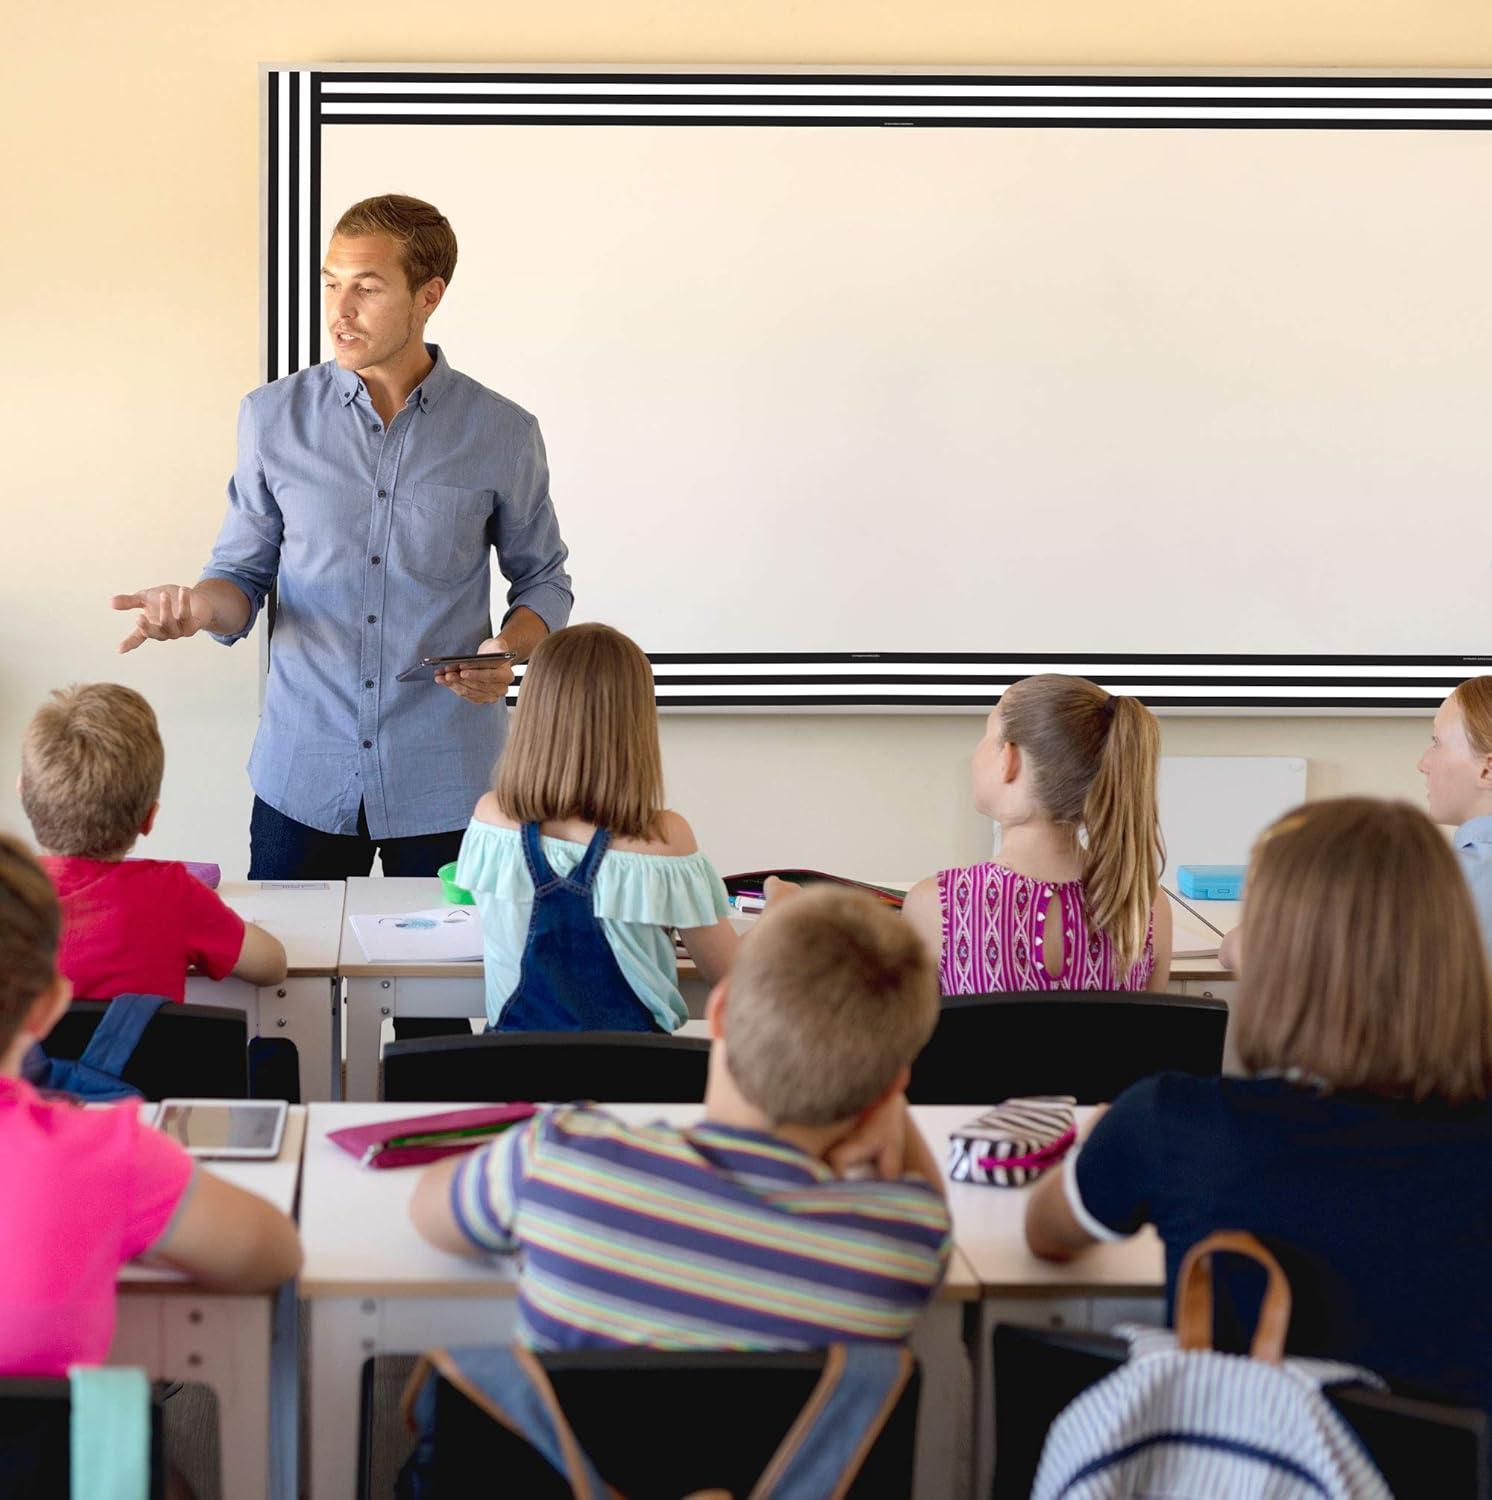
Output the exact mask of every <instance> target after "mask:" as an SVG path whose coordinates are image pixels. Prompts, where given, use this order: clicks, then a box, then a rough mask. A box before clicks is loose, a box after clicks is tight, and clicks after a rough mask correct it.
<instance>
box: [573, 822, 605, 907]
mask: <svg viewBox="0 0 1492 1500" xmlns="http://www.w3.org/2000/svg"><path fill="white" fill-rule="evenodd" d="M610 847H611V834H610V832H609V831H608V830H607V829H605V828H598V829H597V830H596V831H595V832H594V833H593V834H592V835H591V841H590V843H589V844H587V845H586V846H585V853H584V854H582V855H581V856H580V863H579V864H578V865H576V866H575V868H574V869H573V870H571V871H570V875H569V879H568V881H567V884H568V885H570V886H571V888H572V889H574V890H578V891H586V892H589V890H590V888H591V885H592V883H593V882H594V881H595V879H596V871H597V870H598V869H599V868H600V865H601V857H602V856H603V855H604V854H605V853H606V851H607V849H609V848H610Z"/></svg>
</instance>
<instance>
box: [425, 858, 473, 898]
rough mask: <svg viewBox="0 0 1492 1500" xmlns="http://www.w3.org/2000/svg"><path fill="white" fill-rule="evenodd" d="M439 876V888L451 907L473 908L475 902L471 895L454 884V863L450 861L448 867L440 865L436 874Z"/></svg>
mask: <svg viewBox="0 0 1492 1500" xmlns="http://www.w3.org/2000/svg"><path fill="white" fill-rule="evenodd" d="M435 873H436V874H437V875H439V876H440V888H441V890H443V891H444V892H445V893H446V900H447V901H449V902H450V903H451V904H452V905H453V906H474V905H476V900H475V898H474V897H473V896H472V893H471V892H470V891H468V890H463V889H462V888H461V887H460V886H459V885H457V884H456V861H455V860H452V861H451V863H450V864H448V865H442V866H441V867H440V868H439V869H438V870H437V871H436V872H435Z"/></svg>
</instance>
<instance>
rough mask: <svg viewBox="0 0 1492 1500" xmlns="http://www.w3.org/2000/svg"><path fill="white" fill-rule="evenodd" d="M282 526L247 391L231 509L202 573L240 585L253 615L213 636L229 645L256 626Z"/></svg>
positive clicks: (272, 577) (240, 413) (240, 410)
mask: <svg viewBox="0 0 1492 1500" xmlns="http://www.w3.org/2000/svg"><path fill="white" fill-rule="evenodd" d="M284 530H285V522H284V518H283V517H282V515H281V514H280V507H279V505H278V504H276V502H275V497H274V496H273V495H272V494H271V493H270V489H269V484H268V481H267V480H266V479H265V477H264V465H263V463H262V462H261V460H260V457H259V438H258V432H257V430H256V426H255V421H254V403H253V398H252V397H248V396H246V397H245V398H244V400H243V404H242V405H241V406H240V407H239V408H238V461H237V463H236V464H235V465H234V468H233V477H232V478H231V479H230V480H229V481H228V514H227V516H226V517H224V519H223V526H222V529H221V530H220V531H219V532H218V540H217V544H216V545H215V546H214V547H213V549H212V557H211V559H210V560H209V562H208V564H207V566H206V567H205V568H204V569H203V570H202V577H203V578H221V579H224V580H225V581H226V582H228V583H231V584H233V585H234V587H235V588H237V589H239V590H240V591H241V592H242V594H243V595H244V597H245V598H246V599H247V600H248V601H249V618H248V621H247V623H246V624H245V625H244V628H243V629H242V630H240V631H238V632H237V633H236V634H234V635H214V637H213V639H214V640H218V641H221V642H222V643H223V645H225V646H231V645H233V644H234V643H235V642H237V641H241V640H242V639H243V638H244V637H245V636H246V635H247V634H248V633H249V632H250V631H251V630H252V629H253V628H254V621H255V620H257V619H258V618H259V611H260V609H261V608H262V607H263V605H264V601H265V599H266V597H267V596H268V594H269V591H270V588H271V587H272V586H273V584H274V581H275V575H276V574H277V573H278V572H279V568H280V540H281V537H282V536H283V535H284Z"/></svg>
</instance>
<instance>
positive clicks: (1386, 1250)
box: [1026, 798, 1492, 1410]
mask: <svg viewBox="0 0 1492 1500" xmlns="http://www.w3.org/2000/svg"><path fill="white" fill-rule="evenodd" d="M1240 931H1241V935H1242V944H1243V957H1244V962H1243V965H1242V968H1241V970H1240V974H1241V978H1240V981H1239V994H1238V999H1237V1001H1236V1002H1235V1005H1234V1008H1233V1024H1234V1026H1235V1028H1236V1038H1237V1046H1238V1053H1239V1056H1240V1058H1241V1060H1242V1062H1243V1065H1244V1067H1245V1068H1246V1069H1247V1070H1248V1072H1249V1073H1250V1074H1251V1075H1252V1076H1249V1077H1244V1078H1228V1077H1224V1078H1193V1077H1188V1076H1184V1075H1182V1074H1175V1073H1172V1074H1162V1075H1160V1076H1158V1077H1155V1078H1151V1079H1147V1080H1146V1081H1145V1082H1143V1083H1139V1084H1136V1085H1135V1086H1134V1087H1133V1088H1130V1089H1128V1090H1126V1091H1125V1092H1124V1093H1123V1094H1122V1095H1121V1096H1120V1097H1119V1099H1118V1100H1117V1101H1115V1103H1114V1104H1113V1106H1112V1107H1111V1108H1110V1109H1109V1110H1108V1112H1107V1113H1106V1114H1104V1115H1103V1116H1102V1118H1100V1119H1099V1120H1098V1122H1097V1124H1096V1125H1094V1126H1093V1128H1092V1131H1091V1134H1090V1135H1089V1136H1088V1138H1087V1139H1086V1141H1085V1142H1084V1143H1083V1144H1082V1146H1081V1147H1080V1149H1079V1150H1078V1151H1077V1152H1076V1153H1075V1154H1073V1155H1069V1156H1068V1158H1067V1160H1066V1162H1065V1163H1064V1164H1063V1168H1062V1170H1061V1171H1060V1172H1054V1173H1052V1174H1051V1175H1050V1176H1049V1177H1047V1178H1046V1179H1044V1180H1043V1181H1042V1182H1041V1183H1040V1184H1039V1185H1038V1186H1037V1188H1036V1190H1035V1191H1034V1193H1033V1194H1032V1196H1031V1200H1030V1203H1029V1205H1028V1213H1027V1219H1026V1237H1027V1239H1028V1240H1029V1242H1030V1245H1031V1248H1032V1249H1033V1250H1034V1251H1036V1253H1037V1254H1039V1255H1044V1256H1048V1257H1049V1258H1051V1259H1054V1260H1066V1259H1067V1258H1069V1257H1070V1256H1072V1255H1075V1254H1077V1253H1078V1252H1080V1251H1081V1250H1083V1249H1084V1248H1085V1247H1086V1246H1090V1245H1092V1244H1093V1243H1094V1242H1095V1241H1098V1240H1114V1239H1120V1238H1122V1237H1124V1236H1125V1235H1129V1234H1133V1233H1134V1232H1135V1231H1136V1230H1138V1229H1139V1228H1140V1227H1141V1225H1143V1224H1146V1223H1150V1224H1154V1225H1155V1227H1156V1230H1157V1231H1158V1233H1159V1234H1160V1237H1161V1239H1162V1240H1163V1241H1164V1242H1165V1247H1166V1285H1167V1292H1168V1295H1170V1296H1174V1293H1175V1281H1176V1272H1177V1268H1178V1265H1179V1262H1180V1259H1181V1257H1182V1255H1183V1254H1184V1253H1185V1251H1186V1250H1187V1249H1188V1248H1189V1247H1190V1246H1191V1245H1194V1244H1195V1243H1196V1242H1197V1241H1198V1240H1201V1239H1203V1238H1204V1237H1205V1236H1206V1235H1208V1234H1211V1233H1212V1232H1213V1231H1214V1230H1218V1229H1242V1230H1247V1231H1249V1232H1251V1233H1253V1234H1256V1235H1258V1236H1259V1237H1260V1238H1261V1239H1262V1240H1264V1241H1265V1243H1266V1244H1267V1245H1268V1246H1269V1247H1270V1249H1271V1250H1273V1251H1274V1252H1275V1254H1276V1255H1277V1256H1278V1258H1279V1260H1280V1263H1281V1265H1282V1266H1283V1268H1284V1270H1285V1273H1286V1275H1287V1277H1288V1278H1289V1281H1290V1285H1291V1288H1292V1294H1293V1311H1292V1313H1291V1317H1290V1332H1289V1347H1290V1349H1291V1351H1292V1352H1294V1353H1298V1354H1308V1355H1317V1356H1321V1357H1325V1358H1330V1359H1340V1360H1346V1361H1348V1362H1350V1363H1353V1364H1359V1365H1364V1366H1366V1367H1367V1368H1369V1369H1371V1370H1376V1371H1377V1372H1378V1373H1379V1374H1380V1375H1383V1376H1384V1377H1385V1378H1387V1379H1388V1380H1389V1381H1390V1382H1392V1383H1393V1384H1395V1386H1396V1387H1399V1388H1401V1389H1404V1390H1406V1391H1409V1390H1411V1389H1412V1388H1414V1387H1418V1388H1420V1389H1421V1390H1424V1391H1428V1392H1432V1393H1438V1394H1439V1395H1441V1396H1442V1397H1444V1398H1447V1399H1450V1400H1453V1401H1460V1402H1463V1403H1466V1404H1471V1405H1477V1406H1481V1407H1483V1408H1486V1409H1488V1410H1492V1278H1489V1277H1488V1275H1487V1268H1488V1266H1489V1265H1492V1188H1489V1182H1492V1177H1489V1172H1488V1164H1489V1162H1492V1102H1489V1094H1492V991H1489V983H1488V971H1487V965H1486V961H1485V958H1484V956H1483V952H1482V945H1481V941H1480V936H1479V934H1478V932H1477V927H1476V919H1475V917H1474V916H1473V914H1472V910H1471V901H1470V898H1469V896H1468V895H1467V892H1466V884H1465V881H1464V880H1463V879H1462V877H1461V873H1460V871H1459V870H1458V869H1457V867H1456V862H1455V859H1454V857H1453V856H1452V854H1451V851H1450V850H1449V849H1448V848H1447V847H1446V844H1445V840H1444V839H1443V838H1442V837H1441V836H1440V835H1439V833H1437V831H1436V830H1435V828H1434V827H1433V826H1432V825H1431V823H1430V822H1429V820H1428V819H1426V818H1425V817H1424V815H1423V814H1421V813H1419V812H1417V811H1416V810H1415V809H1413V808H1411V807H1408V806H1406V805H1403V804H1393V803H1388V802H1378V801H1373V800H1370V799H1367V798H1347V799H1342V800H1340V801H1330V802H1317V803H1312V804H1309V805H1307V806H1305V807H1303V808H1300V809H1299V810H1297V811H1296V812H1293V813H1290V814H1287V815H1286V816H1285V817H1284V818H1282V819H1280V820H1279V821H1278V822H1277V823H1275V824H1274V826H1273V827H1272V828H1271V829H1269V830H1268V831H1267V832H1266V833H1265V834H1264V835H1263V837H1262V838H1261V840H1260V841H1259V843H1258V845H1257V846H1256V847H1255V850H1254V856H1253V862H1252V865H1251V866H1250V869H1249V876H1248V883H1247V886H1246V887H1245V893H1244V913H1243V924H1242V927H1241V929H1240ZM1214 1275H1215V1277H1216V1279H1217V1281H1218V1288H1219V1297H1218V1306H1219V1309H1220V1312H1221V1313H1222V1314H1224V1317H1223V1321H1222V1323H1221V1327H1222V1328H1224V1329H1225V1330H1226V1332H1227V1334H1228V1336H1229V1342H1230V1344H1232V1345H1233V1346H1234V1347H1236V1346H1237V1344H1236V1340H1237V1338H1238V1335H1239V1333H1240V1331H1241V1330H1252V1327H1253V1323H1254V1314H1255V1313H1256V1311H1257V1307H1258V1294H1259V1290H1260V1285H1259V1283H1258V1282H1257V1281H1256V1280H1255V1279H1254V1277H1253V1276H1252V1274H1251V1275H1249V1276H1248V1277H1245V1276H1244V1275H1243V1274H1242V1273H1240V1272H1236V1271H1235V1272H1232V1273H1226V1274H1225V1273H1224V1272H1223V1271H1221V1270H1219V1271H1215V1272H1214Z"/></svg>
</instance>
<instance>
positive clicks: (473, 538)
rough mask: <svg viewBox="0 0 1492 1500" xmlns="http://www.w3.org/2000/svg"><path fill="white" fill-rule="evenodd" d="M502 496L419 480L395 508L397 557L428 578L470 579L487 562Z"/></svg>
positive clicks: (433, 580) (398, 562)
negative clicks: (490, 530) (498, 499)
mask: <svg viewBox="0 0 1492 1500" xmlns="http://www.w3.org/2000/svg"><path fill="white" fill-rule="evenodd" d="M495 499H496V495H495V493H494V492H493V491H492V490H467V489H461V488H459V487H457V486H456V485H453V484H417V485H415V487H414V494H413V495H412V497H411V498H410V499H409V500H407V501H405V502H404V503H403V504H401V505H399V506H397V507H396V508H395V514H394V545H393V547H392V548H391V549H390V550H391V552H392V553H393V558H392V561H393V563H394V564H395V565H396V566H397V567H399V568H400V569H401V570H402V571H404V572H406V573H410V574H413V575H414V577H416V578H421V579H424V580H425V581H426V582H427V583H445V584H452V583H464V582H465V581H466V580H467V579H468V578H470V577H471V576H472V575H473V574H474V573H476V572H478V571H479V570H482V569H485V568H486V566H487V522H488V521H489V520H491V518H492V506H493V502H494V500H495Z"/></svg>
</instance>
